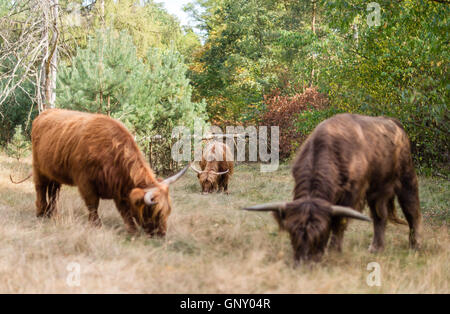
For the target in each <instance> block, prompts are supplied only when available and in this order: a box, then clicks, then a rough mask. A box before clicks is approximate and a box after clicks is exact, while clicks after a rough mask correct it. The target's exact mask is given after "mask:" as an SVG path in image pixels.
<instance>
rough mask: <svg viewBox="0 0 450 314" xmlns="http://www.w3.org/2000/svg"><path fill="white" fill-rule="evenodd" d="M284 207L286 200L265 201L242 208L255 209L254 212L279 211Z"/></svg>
mask: <svg viewBox="0 0 450 314" xmlns="http://www.w3.org/2000/svg"><path fill="white" fill-rule="evenodd" d="M285 208H286V202H277V203H266V204H260V205H255V206H251V207H245V208H243V209H244V210H249V211H255V212H269V211H279V210H284V209H285Z"/></svg>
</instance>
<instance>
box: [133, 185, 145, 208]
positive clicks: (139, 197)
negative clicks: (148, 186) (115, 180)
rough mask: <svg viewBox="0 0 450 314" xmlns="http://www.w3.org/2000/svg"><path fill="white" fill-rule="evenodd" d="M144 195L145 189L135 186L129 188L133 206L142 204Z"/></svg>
mask: <svg viewBox="0 0 450 314" xmlns="http://www.w3.org/2000/svg"><path fill="white" fill-rule="evenodd" d="M144 196H145V191H144V190H143V189H140V188H135V189H133V190H131V193H130V196H129V198H130V202H131V204H132V205H133V206H135V207H138V206H140V205H143V204H144Z"/></svg>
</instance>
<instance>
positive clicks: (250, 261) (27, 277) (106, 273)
mask: <svg viewBox="0 0 450 314" xmlns="http://www.w3.org/2000/svg"><path fill="white" fill-rule="evenodd" d="M30 168H31V166H30V159H29V158H28V159H25V160H24V161H23V162H20V163H19V162H17V161H15V160H13V159H10V158H7V157H6V156H5V155H2V154H0V292H2V293H128V292H130V293H415V292H417V293H449V292H450V290H449V281H450V269H449V261H450V242H449V230H448V226H449V222H450V217H449V205H450V200H449V197H450V196H449V194H450V193H449V191H450V187H449V182H448V181H446V180H443V179H435V178H426V177H421V178H420V188H421V189H420V194H421V204H422V210H423V214H424V228H423V245H422V249H421V251H419V252H412V251H409V250H408V228H407V227H406V226H398V225H392V224H390V225H388V229H387V234H386V250H385V252H384V253H382V254H379V255H373V254H370V253H369V252H368V251H367V248H368V246H369V243H370V241H371V238H372V226H371V225H370V224H368V223H365V222H359V221H358V222H356V221H354V222H352V223H350V225H349V228H348V230H347V232H346V235H345V239H344V252H343V253H342V254H338V253H330V254H327V255H326V256H325V257H324V259H323V261H322V262H321V263H318V264H315V265H301V266H298V267H295V266H294V263H293V258H292V250H291V247H290V243H289V239H288V236H287V234H285V233H280V232H279V231H278V227H277V226H276V224H275V221H274V220H273V219H272V217H271V216H270V214H268V213H257V214H255V213H250V212H244V211H241V210H239V209H240V208H241V207H243V206H244V205H253V204H257V203H260V202H266V201H275V200H287V199H290V197H291V189H292V187H293V184H292V178H291V175H290V172H289V166H288V165H283V166H281V167H280V169H279V170H278V171H277V172H275V173H260V172H259V166H258V165H256V164H255V165H243V164H241V165H238V166H237V168H236V174H235V176H234V177H233V178H232V181H231V184H230V195H223V194H213V195H206V196H204V195H200V193H199V192H200V190H199V185H198V182H197V178H196V176H195V174H194V173H193V172H192V171H189V172H188V174H187V175H186V176H185V177H183V178H182V180H180V181H179V182H177V183H176V184H175V185H174V186H173V187H172V191H171V195H172V200H173V212H172V215H171V216H170V218H169V228H168V232H167V236H166V237H165V238H164V239H150V238H148V237H146V236H145V235H140V236H137V237H135V238H132V237H131V236H129V235H128V234H127V233H126V231H125V228H124V224H123V222H122V219H121V218H120V216H119V214H118V212H117V210H116V209H115V207H114V204H113V203H112V202H111V201H102V202H101V205H100V210H99V213H100V215H101V218H102V221H103V227H102V228H94V227H91V226H90V225H89V224H88V221H87V210H86V209H85V207H84V204H83V202H82V200H81V198H80V197H79V195H78V192H77V190H76V189H75V188H71V187H64V188H63V189H62V192H61V197H60V202H59V209H60V211H59V214H58V216H57V217H56V218H54V219H51V220H41V219H37V218H36V217H35V208H34V200H35V194H34V187H33V184H32V180H29V181H27V182H25V183H23V184H20V185H13V184H11V183H10V181H9V174H10V173H13V174H14V176H15V178H21V177H23V176H24V175H25V174H26V173H27V172H28V170H29V169H30ZM399 215H401V214H399ZM369 262H378V263H379V264H380V266H381V286H379V287H377V286H374V287H370V286H368V285H367V283H366V277H367V276H368V274H369V273H370V271H369V270H367V264H368V263H369ZM70 263H78V264H79V265H80V271H81V276H80V285H79V286H69V285H68V284H67V282H66V278H67V277H68V275H69V271H68V269H67V266H68V265H69V264H70Z"/></svg>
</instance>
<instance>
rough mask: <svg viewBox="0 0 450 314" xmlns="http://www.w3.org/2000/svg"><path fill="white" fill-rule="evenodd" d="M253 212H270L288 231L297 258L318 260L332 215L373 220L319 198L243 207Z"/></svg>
mask: <svg viewBox="0 0 450 314" xmlns="http://www.w3.org/2000/svg"><path fill="white" fill-rule="evenodd" d="M244 209H245V210H250V211H271V212H273V216H274V218H275V220H276V221H277V222H278V224H279V226H280V228H281V229H283V230H286V231H287V232H289V234H290V237H291V244H292V248H293V249H294V257H295V260H296V261H300V260H311V261H319V260H320V259H321V257H322V255H323V253H324V251H325V247H326V245H327V243H328V239H329V237H330V231H331V221H332V219H333V217H346V218H354V219H360V220H366V221H371V219H370V218H369V217H367V216H365V215H363V214H361V213H359V212H357V211H356V210H354V209H352V208H350V207H344V206H336V205H332V204H330V203H329V202H327V201H325V200H322V199H318V198H305V199H303V198H302V199H298V200H294V201H292V202H280V203H269V204H263V205H256V206H252V207H247V208H244Z"/></svg>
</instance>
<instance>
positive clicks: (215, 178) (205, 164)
mask: <svg viewBox="0 0 450 314" xmlns="http://www.w3.org/2000/svg"><path fill="white" fill-rule="evenodd" d="M191 167H192V169H193V170H194V171H195V172H197V177H198V180H199V182H200V186H201V188H202V193H203V194H207V193H212V192H214V191H218V192H220V191H222V190H223V191H224V192H225V193H227V194H228V181H229V180H230V178H231V175H232V174H233V167H234V163H233V155H232V153H231V151H230V148H229V147H228V146H227V145H226V144H224V143H221V142H218V141H211V142H209V143H208V144H207V145H206V147H205V149H204V150H203V154H202V161H201V162H200V168H201V170H198V169H196V168H195V167H193V166H191Z"/></svg>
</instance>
